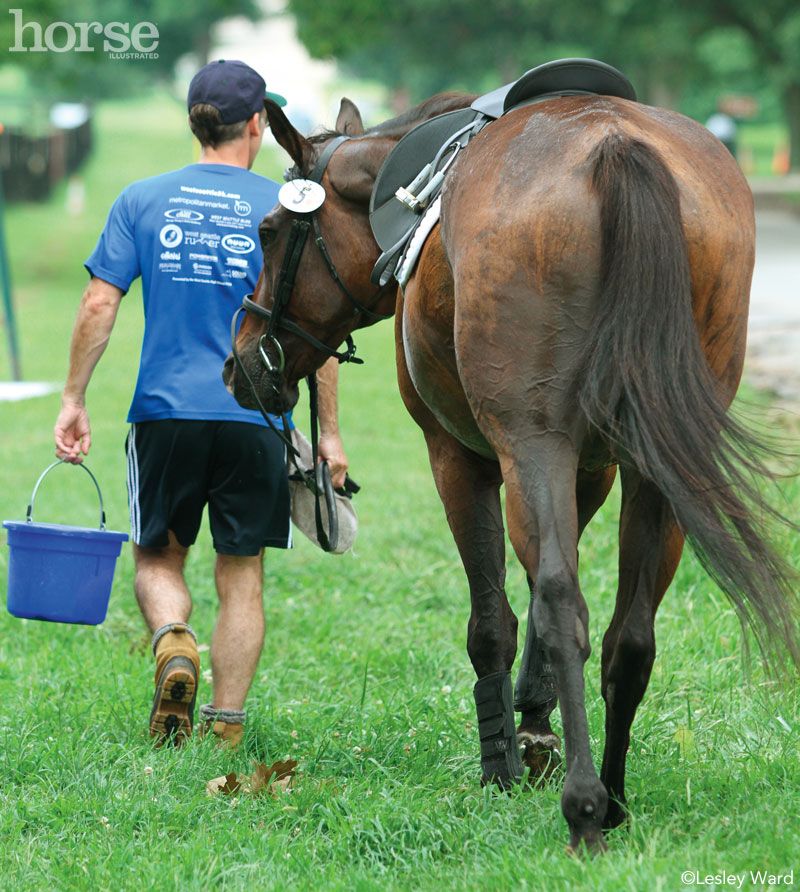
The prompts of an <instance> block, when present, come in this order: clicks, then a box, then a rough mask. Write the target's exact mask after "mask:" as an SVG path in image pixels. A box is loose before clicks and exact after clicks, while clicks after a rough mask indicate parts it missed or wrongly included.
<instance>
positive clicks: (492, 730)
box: [425, 420, 522, 789]
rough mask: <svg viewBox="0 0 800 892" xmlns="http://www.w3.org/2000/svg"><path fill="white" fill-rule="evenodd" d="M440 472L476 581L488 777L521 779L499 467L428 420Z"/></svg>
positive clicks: (479, 704)
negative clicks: (515, 724) (506, 591)
mask: <svg viewBox="0 0 800 892" xmlns="http://www.w3.org/2000/svg"><path fill="white" fill-rule="evenodd" d="M425 439H426V442H427V445H428V454H429V457H430V462H431V468H432V470H433V476H434V479H435V481H436V486H437V489H438V491H439V496H440V498H441V500H442V503H443V504H444V507H445V512H446V514H447V520H448V523H449V524H450V529H451V531H452V533H453V538H454V539H455V541H456V545H457V546H458V550H459V554H460V555H461V561H462V563H463V565H464V570H465V571H466V574H467V580H468V582H469V592H470V601H471V605H472V609H471V613H470V619H469V627H468V632H467V652H468V654H469V657H470V660H471V661H472V665H473V668H474V669H475V674H476V675H477V676H478V681H477V682H476V684H475V690H474V694H475V703H476V708H477V713H478V733H479V735H480V742H481V770H482V773H483V778H482V781H483V783H488V782H493V783H496V784H498V785H499V786H501V787H503V788H506V789H507V788H509V787H510V786H512V785H513V784H516V783H519V781H520V780H521V778H522V764H521V762H520V757H519V749H518V746H517V740H516V731H515V727H514V705H513V694H512V688H511V666H512V665H513V663H514V657H515V656H516V652H517V618H516V616H515V615H514V612H513V611H512V609H511V606H510V605H509V603H508V599H507V598H506V593H505V587H504V586H505V531H504V526H503V512H502V507H501V503H500V484H501V482H502V481H501V477H500V469H499V467H498V465H497V463H496V462H494V461H490V460H488V459H484V458H481V457H480V456H478V455H476V454H475V453H474V452H471V451H470V450H468V449H466V448H465V447H463V446H462V445H461V444H460V443H458V442H457V441H456V440H455V439H454V438H453V437H451V436H450V434H448V433H446V432H445V431H444V430H443V429H442V428H440V427H439V426H438V425H434V423H433V421H432V420H428V423H427V424H426V427H425Z"/></svg>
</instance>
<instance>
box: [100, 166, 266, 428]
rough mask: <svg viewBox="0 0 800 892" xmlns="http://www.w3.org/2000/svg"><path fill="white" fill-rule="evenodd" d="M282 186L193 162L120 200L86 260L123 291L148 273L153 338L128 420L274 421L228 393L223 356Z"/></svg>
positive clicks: (148, 326) (136, 186)
mask: <svg viewBox="0 0 800 892" xmlns="http://www.w3.org/2000/svg"><path fill="white" fill-rule="evenodd" d="M278 189H279V186H278V184H277V183H274V182H273V181H272V180H268V179H266V178H265V177H262V176H259V175H258V174H255V173H252V172H251V171H249V170H246V169H245V168H243V167H235V166H232V165H227V164H190V165H188V166H187V167H184V168H182V169H180V170H176V171H172V172H171V173H165V174H162V175H161V176H156V177H150V178H149V179H146V180H140V181H139V182H136V183H132V184H131V185H130V186H128V187H127V188H126V189H125V190H124V191H123V192H122V194H121V195H120V196H119V198H117V200H116V201H115V202H114V204H113V206H112V208H111V210H110V211H109V214H108V220H107V221H106V225H105V228H104V229H103V232H102V234H101V236H100V238H99V240H98V242H97V245H96V247H95V249H94V251H93V252H92V254H91V256H90V257H89V259H88V260H87V261H86V264H85V266H86V268H87V269H88V270H89V272H90V273H91V274H92V275H94V276H97V278H99V279H104V280H105V281H106V282H110V283H111V284H112V285H116V286H117V287H118V288H121V289H122V290H123V291H127V290H128V289H129V288H130V285H131V282H133V280H134V279H135V278H136V277H137V276H141V277H142V294H143V298H144V316H145V328H144V339H143V342H142V356H141V361H140V364H139V377H138V380H137V382H136V390H135V392H134V395H133V402H132V403H131V407H130V411H129V412H128V421H130V422H135V421H154V420H158V419H163V418H184V419H195V420H216V419H220V420H230V421H248V422H252V423H255V424H266V422H265V421H264V420H263V418H262V417H261V414H260V413H259V412H254V411H251V410H249V409H243V408H242V407H241V406H240V405H239V404H238V403H237V402H236V400H235V399H234V398H233V397H232V396H231V394H230V393H228V391H227V389H226V388H225V385H224V384H223V383H222V365H223V362H224V361H225V357H226V356H227V355H228V354H229V353H230V350H231V318H232V317H233V314H234V313H235V312H236V309H237V308H238V307H239V306H241V303H242V297H243V296H244V295H246V294H249V293H252V292H253V291H254V290H255V285H256V281H257V279H258V275H259V273H260V271H261V266H262V256H261V248H260V245H259V239H258V224H259V222H260V221H261V219H262V217H263V216H264V215H265V214H266V213H267V211H269V210H270V209H271V208H272V207H273V206H274V205H275V204H276V202H277V198H278ZM273 420H274V421H275V422H276V424H278V426H280V419H279V418H278V419H276V418H274V417H273Z"/></svg>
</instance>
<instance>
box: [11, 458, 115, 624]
mask: <svg viewBox="0 0 800 892" xmlns="http://www.w3.org/2000/svg"><path fill="white" fill-rule="evenodd" d="M62 463H63V461H57V462H54V463H53V464H52V465H50V467H49V468H46V469H45V470H44V472H43V473H42V475H41V477H39V479H38V480H37V482H36V486H35V487H34V488H33V494H32V495H31V501H30V504H29V505H28V512H27V520H24V521H17V520H4V521H3V526H4V527H5V528H6V530H8V548H9V557H8V603H7V606H8V612H9V613H11V614H12V615H13V616H18V617H21V618H24V619H40V620H46V621H48V622H54V623H83V624H85V625H90V626H96V625H98V624H100V623H101V622H103V620H104V619H105V618H106V612H107V611H108V600H109V598H110V596H111V583H112V582H113V579H114V568H115V567H116V563H117V558H118V557H119V553H120V551H121V549H122V543H123V542H125V541H126V540H127V538H128V534H127V533H118V532H114V531H113V530H107V529H106V522H105V521H106V518H105V511H104V509H103V496H102V494H101V493H100V487H99V486H98V484H97V480H95V477H94V474H92V472H91V471H90V470H89V469H88V468H87V467H86V465H83V464H82V465H79V467H82V468H83V469H84V471H86V472H87V474H89V476H90V477H91V478H92V480H93V481H94V485H95V487H96V488H97V495H98V497H99V498H100V528H99V529H93V528H91V527H74V526H64V525H61V524H55V523H35V522H34V520H33V500H34V499H35V497H36V491H37V490H38V488H39V484H40V483H41V482H42V480H43V479H44V476H45V474H47V473H48V472H49V471H51V470H52V469H53V468H55V467H56V466H57V465H60V464H62Z"/></svg>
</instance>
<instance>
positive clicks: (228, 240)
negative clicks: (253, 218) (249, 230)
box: [222, 233, 256, 254]
mask: <svg viewBox="0 0 800 892" xmlns="http://www.w3.org/2000/svg"><path fill="white" fill-rule="evenodd" d="M255 246H256V243H255V242H254V241H253V240H252V239H251V238H250V236H249V235H234V234H233V233H230V234H229V235H226V236H224V237H223V239H222V247H223V248H225V250H226V251H231V252H232V253H234V254H249V253H250V252H251V251H252V250H254V248H255Z"/></svg>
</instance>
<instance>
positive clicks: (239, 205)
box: [233, 201, 252, 217]
mask: <svg viewBox="0 0 800 892" xmlns="http://www.w3.org/2000/svg"><path fill="white" fill-rule="evenodd" d="M233 209H234V210H235V211H236V213H237V214H238V215H239V216H240V217H248V216H249V215H250V211H251V210H252V208H251V207H250V205H249V204H248V203H247V202H246V201H237V202H236V204H235V205H234V206H233Z"/></svg>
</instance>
